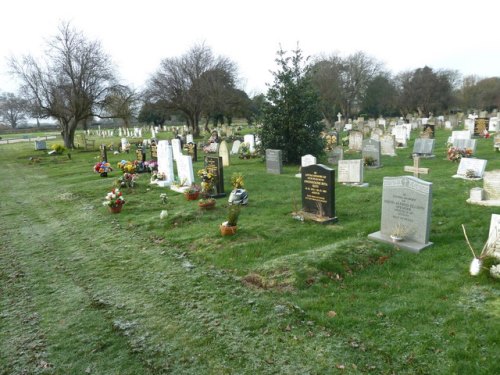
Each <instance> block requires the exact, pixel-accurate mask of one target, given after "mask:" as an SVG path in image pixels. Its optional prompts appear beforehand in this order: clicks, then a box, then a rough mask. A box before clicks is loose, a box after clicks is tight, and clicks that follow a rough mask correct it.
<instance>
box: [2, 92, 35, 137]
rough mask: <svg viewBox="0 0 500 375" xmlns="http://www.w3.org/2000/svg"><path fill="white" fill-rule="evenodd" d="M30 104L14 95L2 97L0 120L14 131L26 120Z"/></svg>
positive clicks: (7, 94) (8, 94)
mask: <svg viewBox="0 0 500 375" xmlns="http://www.w3.org/2000/svg"><path fill="white" fill-rule="evenodd" d="M28 112H29V108H28V102H27V101H26V100H24V99H22V98H20V97H17V96H15V95H14V94H12V93H6V94H4V95H2V97H0V118H1V119H2V120H3V121H4V122H5V123H7V124H8V125H9V126H11V127H12V128H13V129H15V128H17V126H18V125H19V124H20V123H21V122H22V121H24V120H25V119H26V115H27V114H28Z"/></svg>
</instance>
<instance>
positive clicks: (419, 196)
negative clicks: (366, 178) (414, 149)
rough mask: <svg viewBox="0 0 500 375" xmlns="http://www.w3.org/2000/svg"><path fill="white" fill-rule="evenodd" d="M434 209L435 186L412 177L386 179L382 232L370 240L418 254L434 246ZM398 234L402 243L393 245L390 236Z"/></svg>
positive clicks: (383, 188)
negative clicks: (431, 228) (432, 236)
mask: <svg viewBox="0 0 500 375" xmlns="http://www.w3.org/2000/svg"><path fill="white" fill-rule="evenodd" d="M431 207H432V183H430V182H426V181H423V180H420V179H418V178H416V177H411V176H402V177H384V182H383V187H382V218H381V223H380V231H378V232H375V233H372V234H370V235H368V238H370V239H372V240H376V241H381V242H385V243H392V244H395V245H396V246H398V247H400V248H402V249H405V250H408V251H411V252H417V253H418V252H419V251H421V250H422V249H424V248H426V247H428V246H430V245H432V242H429V232H430V225H431ZM397 232H400V233H399V234H402V237H403V240H402V241H398V242H394V241H393V239H392V238H391V235H393V234H396V233H397Z"/></svg>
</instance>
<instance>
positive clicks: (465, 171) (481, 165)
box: [453, 158, 488, 180]
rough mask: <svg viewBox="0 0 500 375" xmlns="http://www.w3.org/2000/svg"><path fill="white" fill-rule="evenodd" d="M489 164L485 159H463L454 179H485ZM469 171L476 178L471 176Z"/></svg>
mask: <svg viewBox="0 0 500 375" xmlns="http://www.w3.org/2000/svg"><path fill="white" fill-rule="evenodd" d="M487 163H488V161H487V160H483V159H474V158H461V159H460V164H459V165H458V170H457V174H456V175H454V176H453V177H454V178H462V179H466V180H480V179H482V178H483V174H484V170H485V169H486V164H487ZM469 171H472V172H471V173H472V174H473V175H474V177H472V176H469Z"/></svg>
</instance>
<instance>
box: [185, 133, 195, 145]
mask: <svg viewBox="0 0 500 375" xmlns="http://www.w3.org/2000/svg"><path fill="white" fill-rule="evenodd" d="M186 143H194V137H193V135H192V134H188V135H186Z"/></svg>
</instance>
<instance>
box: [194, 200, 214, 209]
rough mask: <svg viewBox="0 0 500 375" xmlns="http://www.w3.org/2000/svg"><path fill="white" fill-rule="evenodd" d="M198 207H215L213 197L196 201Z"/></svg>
mask: <svg viewBox="0 0 500 375" xmlns="http://www.w3.org/2000/svg"><path fill="white" fill-rule="evenodd" d="M198 207H200V208H202V209H205V210H210V209H212V208H214V207H215V199H211V200H209V201H201V202H198Z"/></svg>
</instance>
